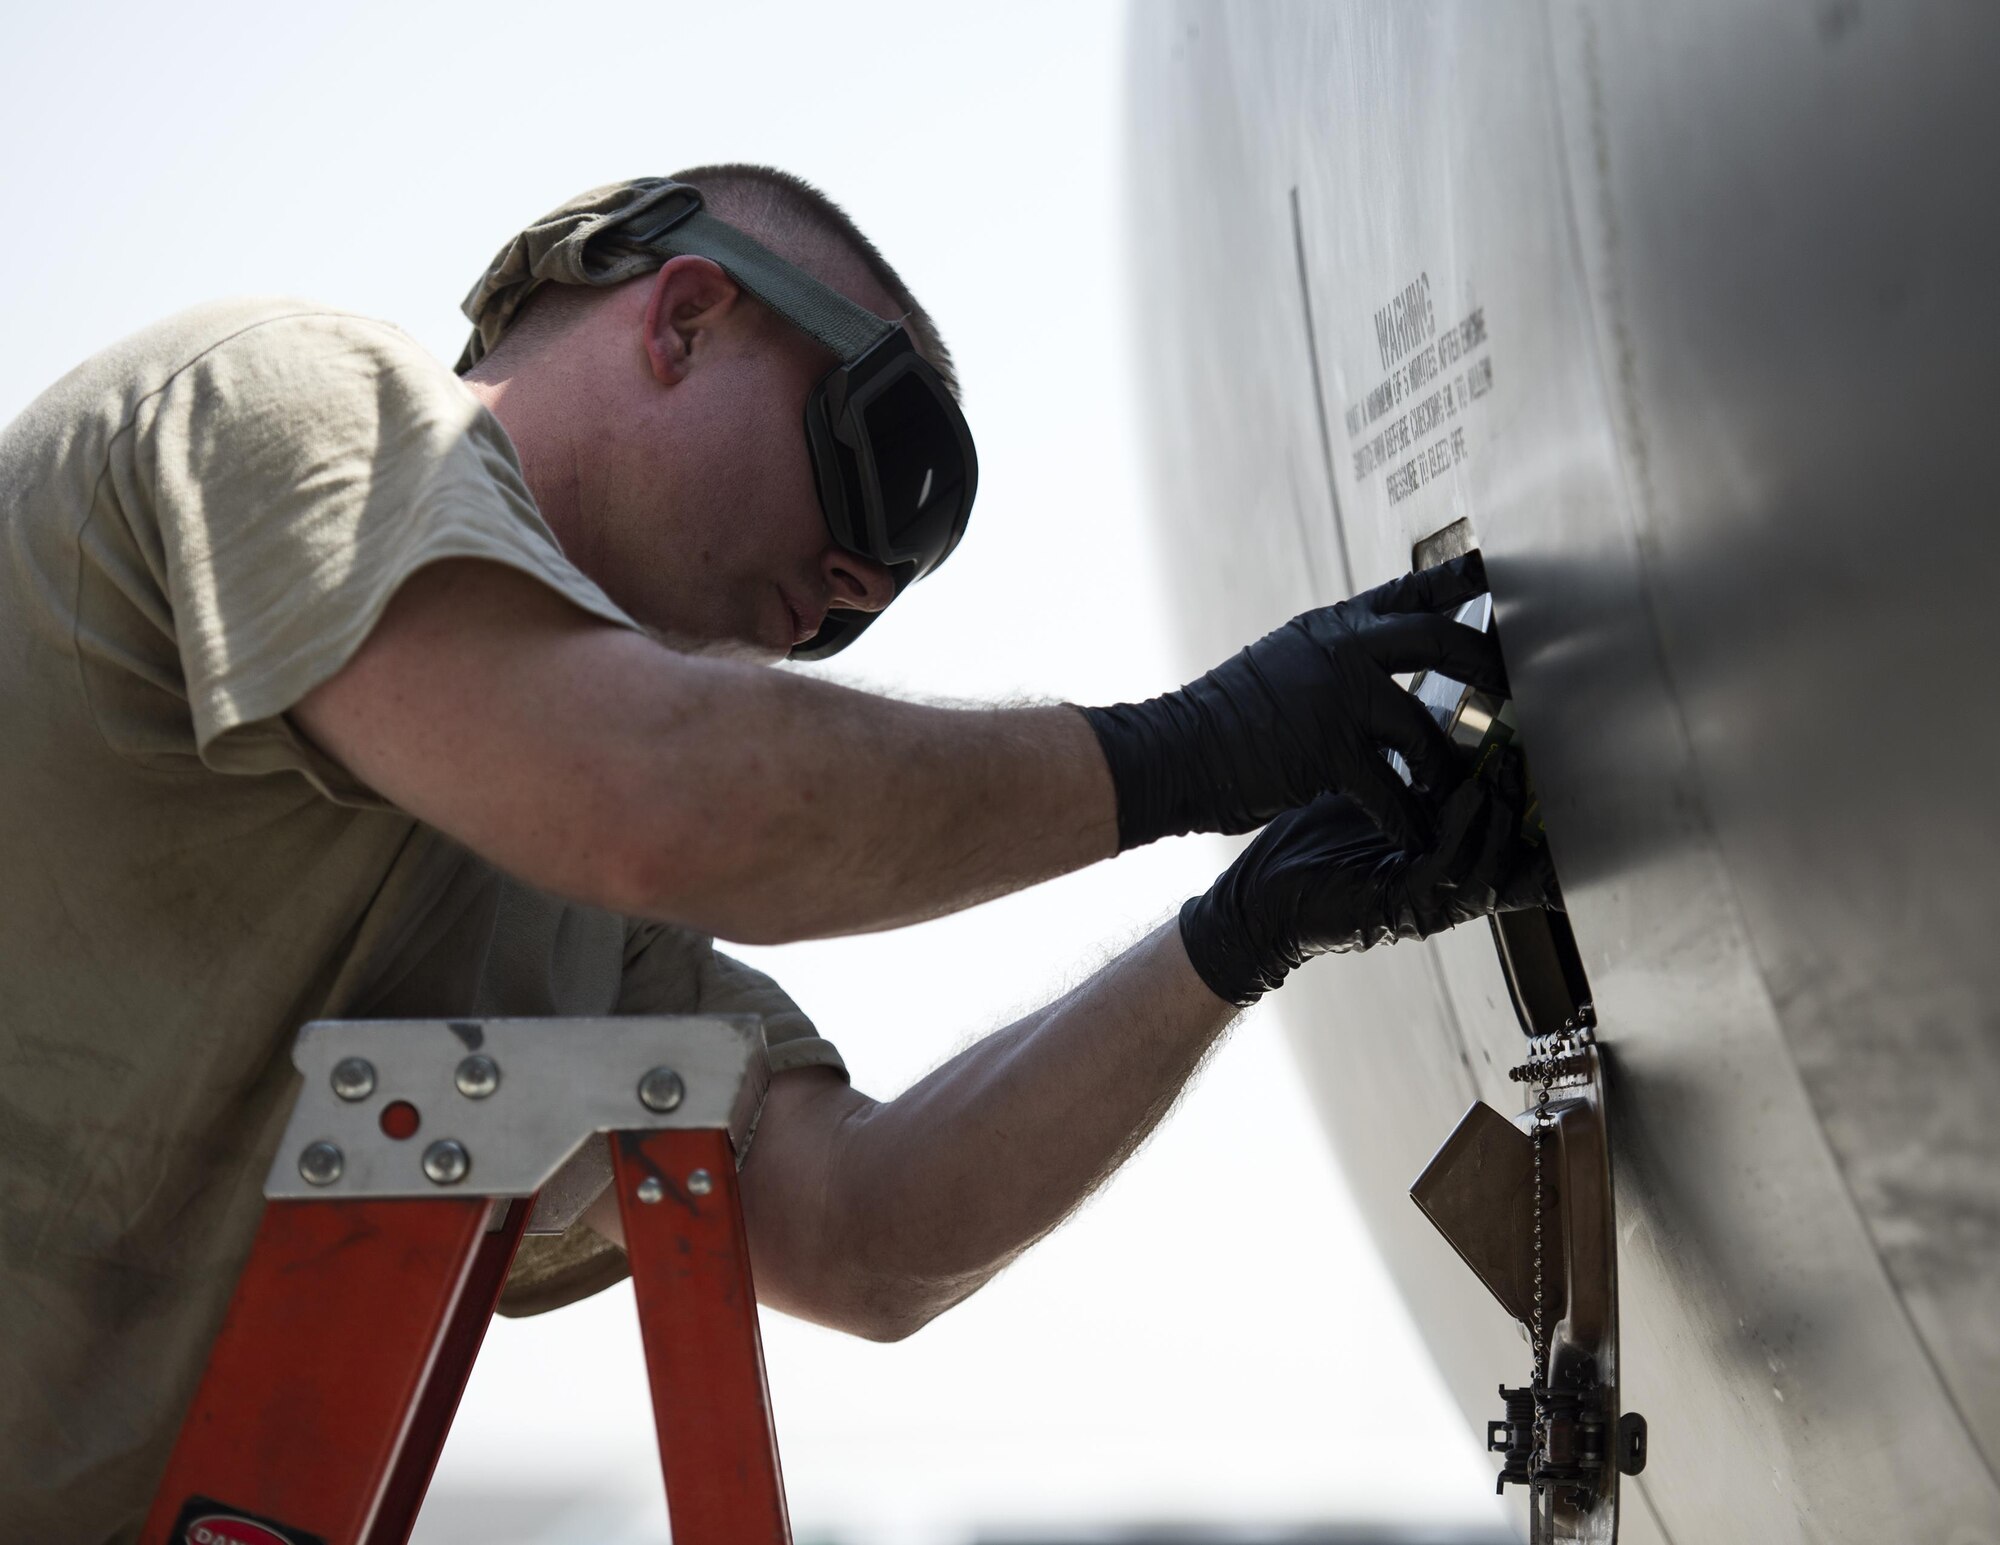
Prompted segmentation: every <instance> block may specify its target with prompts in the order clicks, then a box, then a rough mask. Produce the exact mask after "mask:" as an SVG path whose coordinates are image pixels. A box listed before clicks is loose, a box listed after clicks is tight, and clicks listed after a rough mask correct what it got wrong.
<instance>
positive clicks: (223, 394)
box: [124, 313, 634, 803]
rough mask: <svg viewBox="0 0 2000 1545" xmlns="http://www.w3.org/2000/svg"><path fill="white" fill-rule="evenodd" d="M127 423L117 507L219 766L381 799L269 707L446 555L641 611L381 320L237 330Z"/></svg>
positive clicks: (338, 660) (413, 348)
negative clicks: (581, 552) (559, 536)
mask: <svg viewBox="0 0 2000 1545" xmlns="http://www.w3.org/2000/svg"><path fill="white" fill-rule="evenodd" d="M137 429H138V435H137V440H136V443H135V448H134V476H135V478H137V479H139V480H140V481H142V482H144V483H149V484H150V486H149V487H146V488H143V489H142V490H139V492H141V493H142V494H143V495H144V496H145V497H142V498H140V499H137V500H133V499H127V500H125V501H124V502H125V503H126V506H127V508H128V509H131V508H132V507H133V506H134V505H137V506H138V507H140V508H145V509H149V510H150V512H151V514H152V517H153V519H154V520H155V521H156V523H157V526H158V533H157V540H158V544H159V545H158V548H157V553H158V559H159V562H160V564H161V566H162V568H163V570H164V577H165V581H166V589H167V592H168V600H169V603H170V605H171V607H172V612H173V626H174V633H175V639H176V644H177V647H178V649H179V653H180V658H181V667H182V673H183V675H184V678H185V684H186V691H187V700H188V707H189V711H190V714H191V716H192V718H193V723H194V732H195V744H196V749H197V751H198V752H199V754H200V756H201V758H202V760H203V761H204V762H205V763H206V764H207V765H208V766H210V767H211V768H213V769H215V770H217V771H221V772H237V773H259V772H271V771H276V770H279V769H282V768H292V769H295V770H298V771H302V772H305V773H306V774H307V775H308V776H310V777H312V778H313V779H314V781H315V782H318V783H320V784H321V786H322V787H323V788H325V789H326V791H327V792H329V793H332V794H334V795H336V797H346V798H350V799H354V800H357V801H358V802H362V803H374V802H375V801H374V800H373V798H372V796H370V795H369V794H368V793H367V791H365V790H362V789H359V788H357V787H355V786H353V785H352V783H351V781H350V780H346V779H344V778H343V777H342V776H341V775H340V774H339V772H338V770H337V769H334V768H332V766H331V764H330V763H329V762H328V761H327V759H325V758H322V757H318V756H316V755H315V754H313V753H312V752H311V750H310V747H308V746H307V745H306V743H305V742H304V741H303V740H302V738H301V737H299V736H298V735H296V734H295V733H294V732H293V731H292V730H291V728H290V726H289V725H288V724H287V723H285V722H284V721H283V719H282V717H281V716H282V715H283V714H284V713H285V712H286V711H287V710H288V709H290V708H291V707H292V706H293V705H294V704H296V703H297V702H298V701H299V699H300V698H302V697H303V696H305V694H306V693H307V692H309V691H311V690H312V688H314V687H315V686H318V685H319V684H320V683H321V682H323V681H325V680H327V679H328V678H329V677H331V676H332V675H334V674H335V673H336V672H337V671H338V670H339V669H340V667H341V666H342V665H343V664H345V663H346V662H347V660H348V658H349V657H350V656H352V655H353V653H354V652H355V650H356V649H358V648H359V647H360V645H361V643H362V641H363V640H364V639H365V638H366V637H367V636H368V633H369V630H370V629H372V628H373V627H374V625H375V623H376V621H377V620H378V619H379V618H380V617H381V615H382V612H383V609H384V608H385V607H386V606H387V605H388V603H389V600H390V598H391V597H392V596H393V595H394V594H395V592H396V590H397V588H398V587H399V586H400V585H401V584H402V583H403V582H404V581H405V580H406V579H408V578H409V577H410V576H411V575H412V574H414V573H415V572H416V571H417V570H418V569H420V568H422V567H424V566H425V565H426V564H430V563H434V562H437V561H438V560H440V559H446V558H484V559H489V560H491V561H493V562H496V563H503V564H506V565H508V566H509V567H510V568H514V569H517V570H519V571H520V572H522V573H524V574H527V575H529V576H530V577H532V578H534V579H538V580H540V581H541V582H543V583H544V584H546V585H548V586H550V587H551V588H552V589H554V590H556V591H557V592H558V593H560V594H561V595H563V596H565V597H566V598H567V599H569V600H570V601H572V602H573V603H575V604H576V605H577V606H579V607H581V608H583V609H584V610H585V611H587V612H590V613H592V614H594V615H596V616H598V617H601V618H603V619H604V620H605V621H607V622H611V623H616V624H622V625H624V626H634V624H633V623H632V622H631V619H630V618H628V617H627V616H626V615H625V614H624V613H623V612H622V611H621V610H620V609H619V608H618V607H617V606H616V605H615V604H614V603H613V602H612V601H611V600H610V599H609V598H608V597H607V596H606V595H605V594H604V593H603V592H602V591H601V590H599V589H598V587H597V586H596V585H595V584H593V583H592V582H591V581H590V580H588V579H587V578H585V577H584V575H583V574H582V573H581V572H579V571H578V570H577V569H576V568H575V567H574V566H573V565H572V564H571V563H569V561H568V560H567V559H565V558H564V557H563V555H562V552H561V550H560V548H559V547H558V546H557V543H556V540H555V536H554V534H553V533H552V532H551V531H550V529H549V527H548V525H547V524H546V523H545V522H544V521H543V519H542V517H541V514H540V512H539V511H538V510H537V509H536V507H535V502H534V499H533V498H532V497H531V496H530V494H529V492H528V489H527V485H526V483H525V481H524V480H523V478H522V475H521V468H520V463H519V461H518V460H517V458H516V456H515V453H514V448H513V445H512V443H511V442H510V441H509V440H508V438H507V435H506V432H505V431H504V430H503V429H502V428H501V427H500V425H499V422H498V421H497V420H496V419H495V418H494V417H493V416H492V414H491V413H489V412H487V411H486V409H485V408H484V407H483V406H482V405H481V404H480V403H479V401H478V400H477V399H476V398H475V397H474V396H473V395H472V394H471V392H469V391H468V390H467V389H466V388H465V387H464V385H463V384H462V383H460V382H459V381H458V380H457V379H456V378H454V377H453V376H452V375H451V374H450V372H448V371H447V370H445V368H444V367H443V366H442V365H440V364H439V363H438V362H437V361H436V360H434V359H432V358H431V357H430V356H429V355H428V354H426V353H425V352H424V351H423V350H422V349H421V348H419V347H418V346H417V345H416V343H415V342H414V341H413V340H411V339H410V338H408V337H407V336H405V335H404V334H403V333H401V332H399V331H398V330H397V329H395V328H393V327H391V326H389V325H388V324H386V323H380V322H372V321H368V320H366V319H364V318H360V317H353V316H346V315H342V314H339V313H306V314H300V315H294V316H287V317H280V318H277V319H274V320H270V321H264V322H260V323H258V324H256V325H254V326H252V327H248V328H246V329H244V330H243V331H242V332H239V333H237V334H235V335H234V336H232V337H230V338H228V339H226V340H224V341H223V342H221V343H219V344H217V345H215V346H214V347H212V348H210V349H208V350H207V351H206V352H205V353H203V354H202V355H201V356H199V357H198V358H197V359H195V360H194V361H192V362H191V363H189V364H188V365H187V366H185V367H183V368H182V369H181V370H179V371H178V372H176V373H175V375H174V376H173V377H172V378H171V379H170V380H169V381H168V382H167V384H166V385H165V386H164V387H163V388H162V390H161V391H160V393H159V394H158V397H157V399H156V402H155V405H154V409H153V411H152V413H151V414H150V416H149V417H148V418H147V419H146V420H145V421H144V422H143V423H142V424H140V425H138V426H137Z"/></svg>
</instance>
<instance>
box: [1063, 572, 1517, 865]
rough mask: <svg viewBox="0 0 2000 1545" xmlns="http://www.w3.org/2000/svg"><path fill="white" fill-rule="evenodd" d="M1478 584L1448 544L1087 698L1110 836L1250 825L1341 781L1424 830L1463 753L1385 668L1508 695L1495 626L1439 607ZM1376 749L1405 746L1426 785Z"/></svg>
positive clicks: (1423, 834) (1396, 829) (1388, 819)
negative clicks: (1365, 584) (1265, 630)
mask: <svg viewBox="0 0 2000 1545" xmlns="http://www.w3.org/2000/svg"><path fill="white" fill-rule="evenodd" d="M1485 589H1486V571H1485V569H1484V568H1483V567H1482V565H1481V563H1480V559H1479V555H1478V554H1477V553H1471V554H1468V555H1467V556H1465V557H1463V558H1454V559H1452V560H1451V561H1450V562H1448V563H1442V564H1439V565H1438V566H1437V567H1436V568H1431V569H1425V570H1423V571H1422V572H1421V573H1416V574H1406V575H1404V576H1403V577H1402V578H1400V579H1393V580H1391V581H1389V583H1387V584H1386V585H1379V586H1377V587H1376V588H1375V589H1373V590H1369V591H1366V592H1364V593H1363V594H1361V595H1358V596H1355V597H1354V598H1353V599H1352V600H1349V601H1342V602H1340V603H1338V604H1337V605H1334V606H1324V607H1321V608H1319V609H1318V610H1317V611H1310V612H1305V613H1303V614H1301V615H1300V616H1297V617H1294V618H1293V619H1292V620H1291V621H1290V622H1288V623H1286V624H1285V625H1284V626H1283V627H1281V628H1279V629H1278V630H1277V631H1276V632H1273V633H1269V634H1267V635H1265V636H1264V637H1263V638H1261V639H1259V640H1258V641H1257V642H1256V643H1254V644H1252V645H1251V646H1250V647H1249V648H1247V649H1245V650H1243V651H1241V652H1240V653H1239V654H1237V655H1235V656H1234V657H1233V658H1231V659H1229V660H1225V661H1224V662H1223V663H1222V664H1221V665H1219V666H1217V667H1216V668H1215V669H1214V670H1212V671H1210V672H1209V673H1208V674H1207V675H1206V676H1204V677H1202V678H1201V679H1200V680H1199V681H1192V682H1189V683H1188V684H1187V685H1186V686H1185V687H1182V688H1181V689H1180V690H1179V691H1178V692H1169V693H1167V694H1166V695H1165V696H1163V697H1156V698H1151V699H1149V700H1148V701H1146V702H1143V703H1120V704H1118V705H1116V706H1114V707H1110V708H1086V709H1085V710H1083V713H1084V717H1085V718H1086V719H1088V720H1089V721H1090V727H1091V728H1092V729H1093V730H1095V731H1096V732H1097V739H1098V743H1099V744H1100V745H1101V746H1102V747H1103V749H1104V757H1105V760H1106V761H1107V762H1108V763H1109V764H1110V766H1111V779H1112V783H1113V785H1114V786H1115V788H1116V790H1117V794H1118V847H1119V851H1120V852H1123V851H1125V850H1126V849H1128V848H1135V847H1138V846H1140V845H1141V844H1143V843H1148V842H1152V841H1154V840H1156V839H1158V838H1160V837H1169V836H1177V835H1179V834H1180V833H1182V832H1191V831H1213V832H1246V831H1254V830H1255V829H1256V828H1257V827H1259V826H1262V825H1263V824H1264V823H1265V822H1266V821H1268V820H1270V819H1271V818H1272V817H1273V816H1275V815H1277V814H1278V813H1279V812H1280V811H1284V810H1290V809H1294V808H1296V807H1297V806H1300V805H1304V804H1307V803H1309V802H1310V801H1311V800H1313V799H1314V798H1316V797H1318V796H1319V795H1321V794H1327V793H1337V794H1345V795H1347V796H1349V797H1350V798H1351V799H1353V800H1354V802H1355V803H1356V804H1358V805H1359V806H1360V807H1361V808H1362V809H1363V810H1365V811H1366V812H1367V813H1368V815H1369V817H1370V818H1371V819H1372V820H1373V821H1374V823H1375V825H1376V826H1377V827H1378V828H1380V829H1381V831H1382V832H1383V833H1384V834H1386V835H1387V836H1389V837H1390V838H1392V839H1393V840H1394V841H1395V842H1396V843H1397V844H1398V845H1399V846H1403V847H1409V848H1417V847H1422V846H1425V845H1426V844H1427V843H1428V841H1429V837H1430V832H1431V819H1430V817H1431V815H1432V813H1433V812H1434V811H1435V809H1436V806H1437V803H1438V802H1439V801H1440V800H1442V799H1443V797H1444V796H1445V795H1446V794H1447V793H1448V792H1449V791H1450V789H1451V788H1452V786H1453V785H1454V784H1455V783H1456V782H1457V781H1458V776H1459V773H1458V767H1457V764H1456V762H1455V761H1454V759H1453V757H1452V755H1451V748H1450V746H1449V745H1448V744H1447V743H1446V741H1445V738H1444V733H1443V731H1442V730H1440V729H1439V728H1438V726H1437V723H1436V721H1435V720H1433V719H1432V718H1431V716H1430V715H1429V713H1427V712H1426V711H1425V710H1424V708H1423V706H1422V705H1421V704H1419V703H1418V702H1417V700H1416V699H1415V698H1413V697H1411V696H1410V694H1409V693H1407V692H1405V691H1404V690H1403V689H1402V688H1401V687H1399V686H1398V685H1397V684H1396V682H1395V679H1394V677H1395V674H1396V673H1397V672H1402V671H1419V670H1436V671H1441V672H1443V673H1444V674H1445V675H1447V676H1449V677H1451V678H1453V679H1454V680H1456V681H1463V682H1467V683H1469V684H1470V685H1472V686H1475V687H1478V688H1480V689H1481V690H1483V691H1487V692H1492V693H1495V694H1497V695H1499V696H1502V697H1504V696H1506V695H1507V675H1506V671H1505V669H1504V667H1503V666H1502V665H1501V663H1500V650H1499V646H1498V645H1497V644H1496V643H1495V642H1494V641H1493V638H1492V637H1491V636H1490V635H1489V634H1485V633H1481V632H1479V631H1477V630H1476V629H1473V628H1468V627H1466V626H1464V625H1463V624H1461V623H1458V622H1454V621H1452V620H1451V618H1450V617H1449V616H1448V615H1444V614H1447V613H1449V612H1451V611H1452V610H1454V609H1455V608H1457V607H1458V606H1461V605H1463V604H1464V603H1465V602H1467V601H1469V600H1471V599H1472V598H1473V597H1474V596H1477V595H1479V594H1481V593H1482V592H1483V591H1484V590H1485ZM1385 750H1390V751H1398V752H1401V753H1402V755H1403V758H1404V759H1405V760H1406V761H1407V762H1408V763H1409V765H1410V767H1411V769H1412V771H1413V773H1414V775H1415V778H1416V782H1417V785H1418V788H1419V790H1420V791H1421V793H1422V794H1423V795H1425V796H1427V798H1426V799H1424V800H1419V799H1418V798H1417V797H1415V796H1414V795H1413V794H1412V792H1411V790H1409V789H1407V788H1405V787H1404V786H1403V783H1402V780H1401V779H1399V778H1398V777H1397V776H1396V774H1395V772H1394V770H1393V769H1392V768H1391V767H1390V765H1389V762H1388V759H1387V758H1386V757H1385V756H1384V755H1383V752H1384V751H1385Z"/></svg>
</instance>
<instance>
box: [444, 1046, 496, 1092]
mask: <svg viewBox="0 0 2000 1545" xmlns="http://www.w3.org/2000/svg"><path fill="white" fill-rule="evenodd" d="M452 1082H453V1083H454V1084H456V1085H457V1086H458V1092H459V1093H460V1094H462V1095H464V1096H465V1097H466V1098H467V1099H468V1100H483V1099H485V1098H486V1097H487V1096H488V1095H489V1094H491V1093H492V1092H493V1091H494V1090H495V1089H498V1088H499V1087H500V1064H499V1063H497V1062H495V1061H494V1060H493V1059H492V1058H491V1057H489V1056H487V1055H486V1054H485V1053H484V1052H474V1053H473V1054H472V1055H471V1056H470V1057H467V1058H466V1059H465V1060H464V1061H463V1062H461V1063H459V1065H458V1070H457V1071H456V1072H455V1073H453V1074H452Z"/></svg>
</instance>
